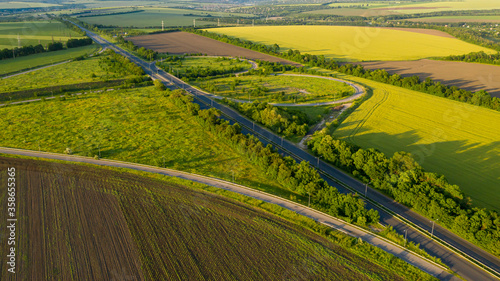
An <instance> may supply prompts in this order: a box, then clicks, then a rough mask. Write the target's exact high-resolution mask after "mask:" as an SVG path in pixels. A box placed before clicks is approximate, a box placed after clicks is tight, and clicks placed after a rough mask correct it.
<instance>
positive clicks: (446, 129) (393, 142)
mask: <svg viewBox="0 0 500 281" xmlns="http://www.w3.org/2000/svg"><path fill="white" fill-rule="evenodd" d="M341 76H342V77H344V76H343V75H340V74H339V77H341ZM349 78H352V79H351V80H355V81H357V82H360V83H362V84H364V85H367V86H369V87H371V88H374V90H373V96H371V97H370V98H369V99H368V100H367V101H365V102H364V103H363V104H361V105H360V107H359V108H358V109H356V110H355V111H354V112H353V113H352V114H351V115H350V116H348V117H347V119H346V120H344V122H343V123H342V124H341V125H340V127H339V128H338V129H337V130H336V131H335V132H334V135H335V136H336V137H339V138H341V139H344V140H346V141H349V142H351V143H355V144H357V145H360V146H361V147H364V148H369V147H373V148H377V149H379V150H380V151H382V152H384V153H385V154H386V155H388V156H392V155H393V154H394V152H396V151H407V152H410V153H412V154H413V155H414V157H415V159H416V160H417V161H418V162H419V163H420V164H421V165H422V166H423V167H424V168H425V169H426V170H427V171H432V172H437V173H439V174H444V175H445V176H446V177H447V178H448V180H449V181H450V182H451V183H453V184H457V185H459V186H460V187H461V189H462V190H463V191H464V193H465V194H466V195H467V196H470V197H471V198H472V200H473V203H474V204H475V205H479V206H482V207H487V208H491V209H496V210H497V211H498V210H500V206H499V205H498V202H500V174H499V171H500V132H499V131H498V128H500V112H496V111H493V110H490V109H486V108H482V107H478V106H474V105H469V104H465V103H461V102H456V101H452V100H449V99H445V98H440V97H436V96H432V95H428V94H424V93H420V92H415V91H411V90H406V89H402V88H399V87H395V86H391V85H386V84H382V83H378V82H374V81H370V80H366V79H362V78H353V77H352V76H349Z"/></svg>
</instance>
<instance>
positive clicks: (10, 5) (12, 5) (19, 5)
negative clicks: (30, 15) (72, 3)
mask: <svg viewBox="0 0 500 281" xmlns="http://www.w3.org/2000/svg"><path fill="white" fill-rule="evenodd" d="M54 6H61V5H58V4H51V3H42V2H20V1H19V2H18V1H10V2H0V9H27V8H46V7H54Z"/></svg>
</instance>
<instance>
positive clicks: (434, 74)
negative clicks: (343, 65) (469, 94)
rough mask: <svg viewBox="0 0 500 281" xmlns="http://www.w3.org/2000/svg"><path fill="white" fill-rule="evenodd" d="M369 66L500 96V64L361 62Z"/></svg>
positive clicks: (434, 61)
mask: <svg viewBox="0 0 500 281" xmlns="http://www.w3.org/2000/svg"><path fill="white" fill-rule="evenodd" d="M357 64H361V65H363V66H364V67H365V68H367V69H385V70H387V72H389V73H390V74H394V73H397V74H400V75H401V76H413V75H418V76H419V77H420V79H422V80H423V79H426V78H428V77H429V78H432V79H433V80H435V81H439V82H441V83H442V84H445V85H449V86H457V87H459V88H462V89H466V90H469V91H479V90H485V91H487V92H488V93H489V94H490V95H492V96H495V97H500V79H498V77H500V66H497V65H488V64H480V63H466V62H453V61H437V60H417V61H381V62H362V63H357Z"/></svg>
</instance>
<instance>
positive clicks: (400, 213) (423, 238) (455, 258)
mask: <svg viewBox="0 0 500 281" xmlns="http://www.w3.org/2000/svg"><path fill="white" fill-rule="evenodd" d="M80 28H82V27H80ZM82 29H83V28H82ZM84 30H85V31H86V32H87V34H88V36H89V37H91V38H92V39H93V40H94V41H96V42H97V43H99V44H101V45H102V46H103V48H105V47H107V48H110V49H113V50H114V51H115V52H117V53H120V54H121V55H124V56H126V57H128V58H129V59H130V60H131V61H133V62H134V63H136V64H137V65H139V66H141V67H142V68H144V69H145V71H146V72H147V73H148V74H149V75H151V76H152V77H153V78H155V79H160V80H161V81H164V82H168V83H171V84H173V85H174V86H175V87H178V88H182V89H185V90H186V91H187V92H188V93H189V94H191V95H193V96H194V97H196V99H195V102H197V103H198V104H200V107H201V108H207V107H210V106H211V107H214V108H216V109H219V110H220V111H221V112H222V113H223V117H224V118H225V119H228V120H230V122H238V123H239V124H240V125H241V126H242V128H243V132H244V133H251V134H253V135H255V136H256V137H258V138H259V139H260V140H261V141H262V142H263V143H264V145H266V144H268V143H271V144H273V145H274V146H275V147H276V148H277V149H278V150H279V151H280V152H281V153H283V154H284V155H290V156H292V157H293V158H295V159H296V160H297V161H302V160H305V161H308V162H309V163H311V164H312V165H314V166H316V167H317V168H318V171H319V172H320V174H321V175H322V177H323V178H324V179H325V180H326V181H327V182H328V183H329V184H330V185H332V186H334V187H336V188H337V189H338V190H339V191H340V192H344V193H352V192H356V193H358V194H365V191H367V195H368V196H367V197H365V199H366V207H367V208H372V209H375V210H377V211H378V212H379V214H380V221H381V223H383V224H386V225H391V226H393V228H394V229H395V230H396V231H397V232H398V233H399V234H402V235H404V234H405V232H407V237H408V240H410V241H413V242H415V243H418V244H420V245H421V248H423V249H424V250H426V251H427V252H428V253H429V254H431V255H433V256H436V257H439V258H441V260H442V261H443V263H445V264H446V265H448V266H449V267H450V268H451V269H452V270H453V271H454V272H456V273H458V274H459V275H460V276H462V277H464V278H466V279H467V280H499V279H498V278H496V277H495V276H493V275H492V274H491V273H489V272H487V271H485V270H483V269H482V268H480V267H479V266H477V265H476V264H475V263H472V262H471V261H469V260H468V259H466V258H464V256H468V257H470V258H472V259H474V260H476V261H478V262H479V263H481V264H483V265H485V266H487V267H489V268H490V270H492V271H495V272H497V274H498V276H500V259H499V258H497V257H495V256H493V255H492V254H490V253H488V252H486V251H484V250H482V249H481V248H479V247H477V246H475V245H473V244H472V243H470V242H468V241H466V240H464V239H462V238H460V237H458V236H457V235H455V234H454V233H452V232H450V231H448V230H446V229H444V228H442V227H441V226H439V225H437V224H436V226H435V227H434V230H433V235H434V238H437V239H439V241H440V242H438V241H436V240H435V239H432V238H430V232H431V229H432V226H433V223H432V221H430V220H429V219H428V218H426V217H423V216H421V215H419V214H417V213H415V212H414V211H412V210H410V209H408V208H407V207H405V206H403V205H401V204H399V203H397V202H395V201H394V200H393V199H391V198H389V197H387V196H385V195H383V194H381V193H379V192H378V191H376V190H375V189H372V188H371V187H366V186H365V184H364V183H362V182H360V181H358V180H357V179H355V178H353V177H351V176H350V175H347V174H346V173H344V172H343V171H341V170H339V169H337V168H335V167H333V166H331V165H329V164H328V163H325V162H323V161H321V160H320V159H318V158H317V157H315V156H313V155H311V154H309V153H308V152H306V151H304V150H301V149H300V148H298V147H297V146H296V145H295V144H293V143H291V142H288V141H287V140H283V138H281V137H279V136H277V135H276V134H274V133H272V132H271V131H269V130H267V129H266V128H263V127H261V126H259V125H257V124H255V123H254V122H253V121H251V120H249V119H247V118H245V117H243V116H242V115H240V114H239V113H238V112H236V111H235V110H233V109H231V108H229V107H226V106H224V105H221V104H219V103H217V102H214V100H213V99H210V98H208V97H207V96H205V94H204V92H202V91H200V90H198V89H196V88H194V87H192V86H191V85H189V84H187V83H185V82H183V81H182V80H180V79H178V78H177V77H175V76H172V75H170V74H168V73H166V72H164V71H162V70H159V69H158V68H156V69H155V71H153V67H155V66H154V65H153V64H151V63H147V62H145V61H143V60H141V59H139V58H137V57H135V56H133V55H131V54H130V53H128V52H126V51H124V50H123V49H121V48H118V47H117V46H115V45H114V44H112V43H110V42H108V41H106V40H105V39H103V38H101V37H100V36H98V35H97V34H95V33H93V32H90V31H88V30H86V29H84ZM409 225H412V226H413V227H411V226H409ZM451 248H453V249H454V250H452V249H451ZM458 253H462V254H458Z"/></svg>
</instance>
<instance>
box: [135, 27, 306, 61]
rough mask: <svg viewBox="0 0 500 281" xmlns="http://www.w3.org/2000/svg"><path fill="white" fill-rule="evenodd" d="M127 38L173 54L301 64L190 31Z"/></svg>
mask: <svg viewBox="0 0 500 281" xmlns="http://www.w3.org/2000/svg"><path fill="white" fill-rule="evenodd" d="M127 40H128V41H131V42H133V43H134V44H135V45H137V46H139V47H145V48H148V49H152V50H154V51H157V52H159V53H169V54H171V55H183V54H196V53H202V54H206V55H211V56H229V57H242V58H248V59H251V60H265V61H269V62H280V63H283V64H289V65H299V64H298V63H295V62H292V61H288V60H285V59H281V58H278V57H273V56H270V55H266V54H263V53H259V52H256V51H252V50H248V49H245V48H242V47H238V46H234V45H231V44H228V43H224V42H220V41H217V40H214V39H211V38H207V37H204V36H200V35H197V34H192V33H188V32H170V33H162V34H152V35H143V36H135V37H128V38H127Z"/></svg>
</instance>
